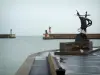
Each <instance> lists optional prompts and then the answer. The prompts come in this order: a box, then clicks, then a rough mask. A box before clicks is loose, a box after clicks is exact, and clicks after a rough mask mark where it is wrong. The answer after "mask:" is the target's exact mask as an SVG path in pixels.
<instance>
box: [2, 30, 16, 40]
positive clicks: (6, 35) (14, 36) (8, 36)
mask: <svg viewBox="0 0 100 75" xmlns="http://www.w3.org/2000/svg"><path fill="white" fill-rule="evenodd" d="M0 38H16V35H15V34H12V29H10V33H9V34H0Z"/></svg>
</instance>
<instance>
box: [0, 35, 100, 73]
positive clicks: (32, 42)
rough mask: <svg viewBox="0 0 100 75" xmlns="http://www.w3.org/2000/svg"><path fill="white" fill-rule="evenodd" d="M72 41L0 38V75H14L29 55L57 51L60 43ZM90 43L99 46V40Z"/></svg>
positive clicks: (32, 37)
mask: <svg viewBox="0 0 100 75" xmlns="http://www.w3.org/2000/svg"><path fill="white" fill-rule="evenodd" d="M73 41H74V39H63V40H61V39H59V40H58V39H56V40H54V39H53V40H43V39H42V36H17V37H16V38H12V39H10V38H2V39H1V38H0V75H14V74H15V73H16V71H17V70H18V69H19V67H20V66H21V65H22V64H23V62H24V61H25V59H26V58H27V57H28V56H29V55H30V54H33V53H36V52H40V51H44V50H45V51H46V50H54V49H59V43H60V42H73ZM91 41H93V46H100V39H93V40H91Z"/></svg>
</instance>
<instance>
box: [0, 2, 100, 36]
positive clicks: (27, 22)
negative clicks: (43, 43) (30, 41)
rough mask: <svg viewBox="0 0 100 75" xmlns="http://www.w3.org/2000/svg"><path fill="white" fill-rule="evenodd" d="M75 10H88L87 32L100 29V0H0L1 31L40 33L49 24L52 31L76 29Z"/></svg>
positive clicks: (82, 11)
mask: <svg viewBox="0 0 100 75" xmlns="http://www.w3.org/2000/svg"><path fill="white" fill-rule="evenodd" d="M76 10H78V11H79V12H80V14H85V11H88V13H89V14H91V16H90V17H89V18H90V19H92V21H93V25H92V26H91V27H89V28H88V30H87V31H88V33H100V30H99V29H100V23H99V22H100V20H99V19H100V14H99V13H100V0H0V34H2V33H9V30H10V29H12V30H13V33H15V34H16V35H17V36H20V35H22V36H23V35H24V36H32V35H42V34H43V33H44V30H46V29H48V27H49V26H51V27H52V33H78V31H77V29H78V28H79V27H80V20H79V18H78V17H77V16H76V15H75V14H76Z"/></svg>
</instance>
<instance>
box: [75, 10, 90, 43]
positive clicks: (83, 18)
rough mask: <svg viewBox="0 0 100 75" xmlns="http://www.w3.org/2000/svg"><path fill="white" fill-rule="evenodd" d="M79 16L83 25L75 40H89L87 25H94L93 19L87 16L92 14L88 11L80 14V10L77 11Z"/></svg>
mask: <svg viewBox="0 0 100 75" xmlns="http://www.w3.org/2000/svg"><path fill="white" fill-rule="evenodd" d="M77 16H78V17H79V19H80V21H81V27H80V30H81V31H80V34H77V36H76V38H75V41H76V42H77V41H80V42H81V41H87V40H88V38H87V35H86V31H87V27H89V26H91V25H92V21H91V20H90V19H89V18H87V16H90V15H88V14H87V11H86V13H85V15H80V14H79V12H78V11H77Z"/></svg>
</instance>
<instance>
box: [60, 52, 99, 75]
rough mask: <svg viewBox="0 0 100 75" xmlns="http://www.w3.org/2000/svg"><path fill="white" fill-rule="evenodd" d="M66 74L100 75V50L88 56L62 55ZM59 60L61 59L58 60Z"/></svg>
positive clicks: (62, 64)
mask: <svg viewBox="0 0 100 75" xmlns="http://www.w3.org/2000/svg"><path fill="white" fill-rule="evenodd" d="M60 57H61V58H63V61H62V62H60V65H61V66H62V67H63V68H65V69H66V75H100V51H98V52H96V53H93V54H92V55H88V56H71V55H69V56H60ZM58 61H59V60H58Z"/></svg>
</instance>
